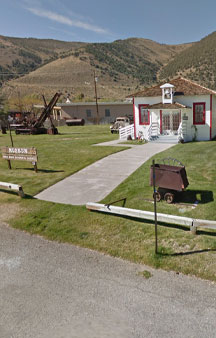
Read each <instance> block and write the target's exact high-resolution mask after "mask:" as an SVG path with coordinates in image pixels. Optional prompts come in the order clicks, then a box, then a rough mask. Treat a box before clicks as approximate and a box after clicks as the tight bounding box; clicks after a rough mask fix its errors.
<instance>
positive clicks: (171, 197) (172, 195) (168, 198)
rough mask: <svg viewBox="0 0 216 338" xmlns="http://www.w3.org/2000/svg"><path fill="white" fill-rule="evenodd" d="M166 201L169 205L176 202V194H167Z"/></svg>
mask: <svg viewBox="0 0 216 338" xmlns="http://www.w3.org/2000/svg"><path fill="white" fill-rule="evenodd" d="M164 199H165V201H166V202H167V203H168V204H171V203H172V202H173V201H174V194H171V193H170V192H167V193H166V194H165V195H164Z"/></svg>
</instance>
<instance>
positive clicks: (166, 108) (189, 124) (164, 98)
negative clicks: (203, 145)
mask: <svg viewBox="0 0 216 338" xmlns="http://www.w3.org/2000/svg"><path fill="white" fill-rule="evenodd" d="M132 97H133V105H134V133H135V138H136V137H139V136H140V135H142V136H144V138H145V139H147V140H151V139H153V138H156V137H158V136H160V135H172V137H173V136H174V135H176V138H177V139H178V140H184V142H188V141H193V140H197V141H204V140H211V139H212V138H213V137H215V136H216V92H215V91H213V90H211V89H208V88H205V87H202V86H200V85H199V84H197V83H195V82H192V81H190V80H187V79H184V78H177V79H173V80H171V81H170V83H165V84H161V85H157V86H154V87H151V88H146V89H145V90H143V91H141V92H138V93H135V94H133V95H132Z"/></svg>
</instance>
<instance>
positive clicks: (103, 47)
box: [86, 38, 188, 86]
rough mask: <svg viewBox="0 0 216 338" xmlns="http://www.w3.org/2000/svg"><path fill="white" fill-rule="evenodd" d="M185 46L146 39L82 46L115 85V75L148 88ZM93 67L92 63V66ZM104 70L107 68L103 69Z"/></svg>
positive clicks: (116, 79)
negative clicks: (164, 65) (161, 69)
mask: <svg viewBox="0 0 216 338" xmlns="http://www.w3.org/2000/svg"><path fill="white" fill-rule="evenodd" d="M187 47H188V46H185V45H178V46H169V45H162V44H159V43H156V42H154V41H151V40H147V39H137V38H131V39H127V40H117V41H114V42H113V43H93V44H88V45H87V46H86V51H87V52H88V53H90V54H92V55H93V56H94V60H97V61H98V63H99V64H103V65H105V67H104V66H100V65H99V66H96V67H97V68H100V69H101V70H102V71H104V72H106V71H108V73H109V75H110V76H113V77H114V78H115V81H118V74H119V73H122V74H125V75H128V76H132V77H133V78H134V79H136V80H137V81H138V82H139V83H140V84H141V85H145V86H148V85H151V84H152V83H154V82H156V81H157V73H158V71H159V70H160V68H161V67H162V66H163V64H164V63H165V62H167V61H168V60H169V58H172V57H173V55H175V54H176V53H178V52H180V51H181V50H184V49H185V48H187ZM92 64H93V65H95V63H94V62H92ZM107 66H108V67H107Z"/></svg>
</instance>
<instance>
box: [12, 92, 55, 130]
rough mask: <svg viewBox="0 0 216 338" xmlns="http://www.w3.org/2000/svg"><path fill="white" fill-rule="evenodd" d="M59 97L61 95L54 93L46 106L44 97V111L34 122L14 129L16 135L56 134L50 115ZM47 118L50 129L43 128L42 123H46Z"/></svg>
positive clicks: (31, 121)
mask: <svg viewBox="0 0 216 338" xmlns="http://www.w3.org/2000/svg"><path fill="white" fill-rule="evenodd" d="M60 96H61V93H56V94H55V95H54V96H53V98H52V99H51V101H50V102H49V103H48V104H47V103H46V100H45V97H44V96H43V100H44V109H43V111H42V113H41V114H40V116H39V117H38V118H37V119H36V120H35V119H32V120H30V121H29V122H26V123H25V124H23V125H22V126H20V127H18V128H16V130H15V131H16V134H28V135H30V134H31V135H35V134H53V135H55V134H58V129H57V128H56V127H55V126H54V124H53V121H52V118H51V113H52V110H53V108H54V106H55V105H56V103H57V101H58V99H59V97H60ZM47 118H49V120H50V124H51V127H50V128H45V127H44V122H45V121H46V119H47Z"/></svg>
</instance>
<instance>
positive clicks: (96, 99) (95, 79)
mask: <svg viewBox="0 0 216 338" xmlns="http://www.w3.org/2000/svg"><path fill="white" fill-rule="evenodd" d="M94 85H95V101H96V110H97V124H99V110H98V98H97V78H96V76H95V71H94Z"/></svg>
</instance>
